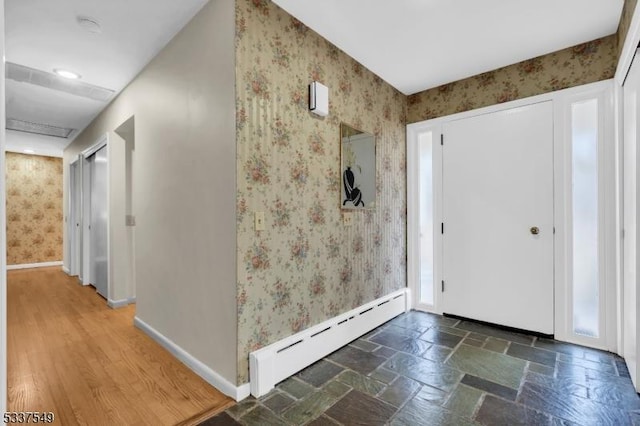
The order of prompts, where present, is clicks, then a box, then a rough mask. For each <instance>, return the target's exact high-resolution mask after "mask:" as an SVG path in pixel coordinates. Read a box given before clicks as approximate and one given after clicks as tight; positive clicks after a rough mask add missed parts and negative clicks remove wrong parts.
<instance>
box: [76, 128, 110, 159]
mask: <svg viewBox="0 0 640 426" xmlns="http://www.w3.org/2000/svg"><path fill="white" fill-rule="evenodd" d="M108 141H109V134H108V133H105V134H104V135H102V136H100V138H99V139H98V142H96V143H95V144H94V145H91V146H90V147H89V148H87V149H85V150H84V151H82V152H81V155H82V156H83V157H84V158H89V157H91V156H92V155H93V154H95V153H96V152H98V151H100V150H101V149H102V148H103V147H104V146H105V145H106V144H107V142H108Z"/></svg>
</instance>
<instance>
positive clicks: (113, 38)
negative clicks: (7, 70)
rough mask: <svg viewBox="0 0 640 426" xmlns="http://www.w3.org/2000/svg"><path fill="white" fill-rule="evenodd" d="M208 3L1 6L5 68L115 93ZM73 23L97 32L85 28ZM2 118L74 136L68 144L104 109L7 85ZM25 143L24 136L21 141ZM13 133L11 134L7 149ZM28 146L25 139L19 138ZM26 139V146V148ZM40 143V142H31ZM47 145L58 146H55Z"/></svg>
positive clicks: (144, 0) (100, 1)
mask: <svg viewBox="0 0 640 426" xmlns="http://www.w3.org/2000/svg"><path fill="white" fill-rule="evenodd" d="M206 2H207V0H180V1H177V0H6V3H5V21H6V33H5V34H6V40H5V45H6V51H5V55H6V61H7V62H13V63H16V64H19V65H24V66H27V67H30V68H34V69H37V70H41V71H45V72H48V73H51V72H53V69H55V68H62V69H68V70H71V71H74V72H77V73H79V74H80V75H81V76H82V79H81V81H82V82H84V83H88V84H92V85H96V86H100V87H104V88H107V89H111V90H114V91H115V92H116V93H118V92H120V91H121V90H122V89H123V88H124V87H125V86H126V85H127V84H128V83H129V82H130V81H131V80H132V79H133V78H134V77H135V76H136V75H137V74H138V73H139V72H140V71H141V70H142V68H144V66H145V65H146V64H147V63H148V62H149V61H150V60H151V59H152V58H153V57H154V56H155V55H156V54H157V53H158V52H159V51H160V50H161V49H162V48H163V47H164V46H165V45H166V44H167V43H168V42H169V40H171V39H172V38H173V36H174V35H175V34H176V33H177V32H178V31H179V30H180V29H182V28H183V27H184V26H185V25H186V24H187V22H189V20H190V19H191V18H192V17H193V16H194V15H195V14H196V13H197V12H198V11H199V10H200V9H201V8H202V6H203V5H204V4H205V3H206ZM78 16H85V17H89V18H91V19H94V20H96V21H98V22H99V23H100V25H101V30H102V32H101V33H100V34H95V33H91V32H88V31H87V30H86V29H84V28H82V27H81V26H80V25H79V24H78V22H77V17H78ZM6 89H7V90H6V95H7V117H10V118H17V119H20V120H24V121H30V122H35V123H42V124H49V125H53V126H57V127H67V128H74V129H77V131H76V132H73V133H72V134H71V135H70V137H69V139H68V140H64V139H62V141H64V145H67V144H68V143H69V142H71V140H72V139H73V138H74V137H75V136H77V134H78V132H79V131H80V130H82V129H83V128H84V127H86V126H87V125H88V124H89V123H90V122H91V120H92V119H93V118H94V117H95V116H96V115H98V113H99V112H100V111H101V110H102V109H104V107H105V106H106V105H107V102H98V101H94V100H91V99H87V98H84V97H79V96H75V95H71V94H68V93H64V92H61V91H57V90H53V89H50V88H46V87H41V86H35V85H32V84H29V83H25V82H17V81H13V80H7V86H6ZM23 136H24V135H23ZM14 137H15V133H14V132H11V134H9V135H8V142H11V138H14ZM18 139H19V141H20V142H21V143H28V138H26V137H21V138H18ZM25 139H26V142H25ZM36 139H37V141H34V144H35V143H36V142H38V143H39V142H41V141H42V138H41V137H38V138H36ZM55 139H56V138H51V140H52V143H53V144H54V145H55V144H56V143H57V145H60V144H61V143H60V139H59V138H57V139H58V140H55Z"/></svg>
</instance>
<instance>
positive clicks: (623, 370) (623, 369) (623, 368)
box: [616, 360, 631, 378]
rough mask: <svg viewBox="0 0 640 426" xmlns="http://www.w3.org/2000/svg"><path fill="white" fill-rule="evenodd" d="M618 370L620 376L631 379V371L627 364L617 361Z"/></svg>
mask: <svg viewBox="0 0 640 426" xmlns="http://www.w3.org/2000/svg"><path fill="white" fill-rule="evenodd" d="M616 370H618V376H620V377H628V378H631V376H630V375H629V369H628V368H627V364H626V363H625V361H624V360H616Z"/></svg>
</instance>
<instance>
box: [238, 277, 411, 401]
mask: <svg viewBox="0 0 640 426" xmlns="http://www.w3.org/2000/svg"><path fill="white" fill-rule="evenodd" d="M410 302H411V301H410V298H409V290H408V289H402V290H398V291H396V292H394V293H391V294H389V295H387V296H384V297H381V298H380V299H377V300H374V301H373V302H370V303H367V304H365V305H362V306H360V307H359V308H356V309H353V310H351V311H349V312H346V313H344V314H342V315H338V316H337V317H334V318H332V319H330V320H327V321H325V322H323V323H321V324H318V325H316V326H313V327H311V328H308V329H306V330H304V331H301V332H300V333H297V334H294V335H293V336H289V337H287V338H286V339H283V340H280V341H278V342H276V343H273V344H271V345H269V346H265V347H264V348H261V349H259V350H257V351H254V352H251V354H250V355H249V373H250V379H251V380H250V383H251V394H252V395H253V396H255V397H256V398H257V397H260V396H262V395H265V394H267V393H268V392H269V391H270V390H271V389H273V388H274V386H275V385H276V384H277V383H279V382H281V381H282V380H284V379H286V378H287V377H290V376H292V375H294V374H295V373H297V372H298V371H300V370H302V369H304V368H306V367H308V366H309V365H311V364H313V363H314V362H316V361H318V360H320V359H322V358H324V357H325V356H327V355H329V354H330V353H332V352H334V351H336V350H337V349H340V348H341V347H343V346H345V345H346V344H348V343H349V342H351V341H353V340H355V339H357V338H358V337H360V336H362V335H364V334H366V333H368V332H369V331H371V330H373V329H374V328H376V327H378V326H380V325H382V324H384V323H385V322H387V321H389V320H390V319H392V318H395V317H396V316H398V315H400V314H402V313H404V312H407V311H409V310H410V308H411V305H410Z"/></svg>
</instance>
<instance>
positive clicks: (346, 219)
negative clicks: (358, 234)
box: [342, 213, 353, 226]
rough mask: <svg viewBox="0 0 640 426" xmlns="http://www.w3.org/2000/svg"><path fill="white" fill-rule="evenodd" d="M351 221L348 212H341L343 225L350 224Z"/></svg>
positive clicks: (351, 217) (351, 218)
mask: <svg viewBox="0 0 640 426" xmlns="http://www.w3.org/2000/svg"><path fill="white" fill-rule="evenodd" d="M352 223H353V216H352V215H351V214H349V213H342V224H343V225H344V226H351V224H352Z"/></svg>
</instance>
